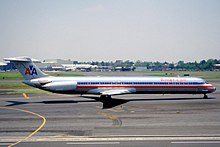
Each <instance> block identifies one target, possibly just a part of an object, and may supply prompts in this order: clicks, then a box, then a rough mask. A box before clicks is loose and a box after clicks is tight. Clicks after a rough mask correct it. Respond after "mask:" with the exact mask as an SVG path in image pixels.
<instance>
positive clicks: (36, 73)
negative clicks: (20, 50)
mask: <svg viewBox="0 0 220 147" xmlns="http://www.w3.org/2000/svg"><path fill="white" fill-rule="evenodd" d="M4 60H5V61H10V62H11V63H13V64H14V66H15V67H16V68H17V69H18V71H19V72H20V73H21V74H22V76H23V77H24V79H25V80H31V79H36V78H41V77H45V76H47V74H45V73H43V72H42V71H41V70H40V69H39V68H38V67H37V66H36V65H35V64H34V63H33V61H32V59H31V58H29V57H14V58H4Z"/></svg>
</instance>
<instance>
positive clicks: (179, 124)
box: [0, 80, 220, 147]
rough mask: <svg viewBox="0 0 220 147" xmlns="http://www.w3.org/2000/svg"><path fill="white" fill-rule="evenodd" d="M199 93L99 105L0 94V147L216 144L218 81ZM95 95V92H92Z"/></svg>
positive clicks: (219, 131) (71, 98) (219, 135)
mask: <svg viewBox="0 0 220 147" xmlns="http://www.w3.org/2000/svg"><path fill="white" fill-rule="evenodd" d="M211 83H212V84H213V85H214V86H216V88H217V91H216V92H214V93H212V94H208V96H209V98H208V99H203V95H190V94H189V95H187V94H186V95H185V94H184V95H176V94H173V95H158V94H152V95H121V96H114V97H113V98H118V99H126V100H128V102H127V103H125V104H122V105H120V106H116V107H114V108H111V109H102V103H100V102H96V101H94V100H93V99H88V98H85V97H80V96H79V95H58V94H30V95H26V94H23V95H22V94H20V95H5V94H1V92H0V146H14V145H15V146H18V147H27V146H32V147H37V146H42V147H49V146H53V147H60V146H63V147H70V146H80V147H81V146H82V147H84V146H86V147H87V146H93V147H97V146H126V147H127V146H136V147H139V146H150V147H160V146H161V147H164V146H165V147H177V146H178V147H186V146H187V147H199V146H203V147H206V146H207V147H219V146H220V80H215V81H212V82H211ZM97 97H98V96H97Z"/></svg>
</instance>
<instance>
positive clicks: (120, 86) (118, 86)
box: [77, 85, 213, 89]
mask: <svg viewBox="0 0 220 147" xmlns="http://www.w3.org/2000/svg"><path fill="white" fill-rule="evenodd" d="M77 88H79V89H84V88H91V89H92V88H112V89H113V88H171V89H172V88H207V89H208V88H213V86H179V85H176V86H124V85H116V86H112V85H109V86H107V85H103V86H95V85H94V86H93V85H89V86H77Z"/></svg>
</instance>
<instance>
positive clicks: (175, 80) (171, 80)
mask: <svg viewBox="0 0 220 147" xmlns="http://www.w3.org/2000/svg"><path fill="white" fill-rule="evenodd" d="M160 81H161V82H187V80H186V79H169V78H166V79H164V78H161V79H160Z"/></svg>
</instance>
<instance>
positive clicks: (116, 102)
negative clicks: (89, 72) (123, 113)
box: [6, 96, 215, 109]
mask: <svg viewBox="0 0 220 147" xmlns="http://www.w3.org/2000/svg"><path fill="white" fill-rule="evenodd" d="M81 97H82V98H87V99H93V100H51V101H40V102H22V101H6V102H9V103H10V104H8V105H6V107H11V106H18V105H26V104H70V103H73V104H74V103H88V102H102V103H103V108H104V109H105V108H112V107H115V106H118V105H121V104H124V103H127V102H130V101H176V100H188V101H189V100H199V99H203V98H151V99H147V98H132V99H117V98H112V99H107V100H101V99H100V98H99V97H97V96H81ZM207 99H215V98H213V97H212V98H207ZM204 100H205V99H204Z"/></svg>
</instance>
